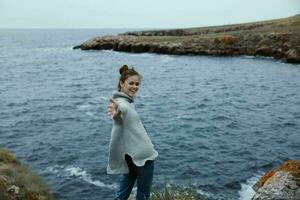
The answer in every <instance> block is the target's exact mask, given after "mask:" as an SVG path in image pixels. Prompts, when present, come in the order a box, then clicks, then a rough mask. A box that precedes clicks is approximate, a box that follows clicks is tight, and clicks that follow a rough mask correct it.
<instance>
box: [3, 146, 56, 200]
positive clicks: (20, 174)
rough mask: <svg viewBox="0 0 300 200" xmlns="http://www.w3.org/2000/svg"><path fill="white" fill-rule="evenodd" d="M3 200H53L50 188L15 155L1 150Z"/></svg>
mask: <svg viewBox="0 0 300 200" xmlns="http://www.w3.org/2000/svg"><path fill="white" fill-rule="evenodd" d="M0 199H1V200H53V196H52V195H51V193H50V190H49V188H48V186H47V185H46V184H45V183H44V182H43V181H42V179H41V178H40V177H39V176H38V175H36V174H35V173H33V172H32V171H31V170H30V169H28V168H27V167H25V166H23V165H22V164H21V163H20V162H19V161H18V160H17V159H16V158H15V156H14V155H12V154H11V153H10V152H9V151H7V150H5V149H0Z"/></svg>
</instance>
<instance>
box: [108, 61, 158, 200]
mask: <svg viewBox="0 0 300 200" xmlns="http://www.w3.org/2000/svg"><path fill="white" fill-rule="evenodd" d="M120 74H121V76H120V79H119V83H118V90H114V91H113V93H112V98H111V99H110V104H109V106H108V110H107V114H108V115H109V116H110V117H111V119H112V120H113V126H112V132H111V139H110V144H109V156H108V157H109V158H108V166H107V173H108V174H122V175H121V177H120V179H119V181H118V184H117V190H116V193H115V200H126V199H128V197H129V196H130V193H131V190H132V188H133V186H134V184H135V180H137V194H136V199H137V200H147V199H149V196H150V188H151V185H152V179H153V172H154V160H155V159H156V158H157V156H158V153H157V151H156V150H155V149H154V147H153V144H152V142H151V140H150V138H149V137H148V135H147V132H146V130H145V128H144V126H143V124H142V122H141V120H140V118H139V115H138V113H137V112H136V111H135V107H134V104H133V102H134V96H135V95H136V93H137V91H138V89H139V86H140V81H141V76H140V75H139V73H138V72H137V71H135V70H134V68H131V69H129V68H128V66H127V65H124V66H122V67H121V68H120Z"/></svg>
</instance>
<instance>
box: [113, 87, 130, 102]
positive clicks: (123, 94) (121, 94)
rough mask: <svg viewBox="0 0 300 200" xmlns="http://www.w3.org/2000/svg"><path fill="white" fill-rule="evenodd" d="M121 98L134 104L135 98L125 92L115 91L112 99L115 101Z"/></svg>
mask: <svg viewBox="0 0 300 200" xmlns="http://www.w3.org/2000/svg"><path fill="white" fill-rule="evenodd" d="M120 97H121V98H124V99H126V100H127V101H128V102H129V103H133V102H134V97H130V96H128V95H127V94H126V93H124V92H121V91H117V90H114V91H113V93H112V98H113V99H115V98H120Z"/></svg>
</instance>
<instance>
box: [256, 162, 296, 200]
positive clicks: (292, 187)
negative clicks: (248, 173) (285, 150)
mask: <svg viewBox="0 0 300 200" xmlns="http://www.w3.org/2000/svg"><path fill="white" fill-rule="evenodd" d="M253 189H254V191H255V192H256V194H255V195H254V196H253V197H252V200H274V199H282V200H299V199H300V161H295V160H289V161H286V162H285V163H284V164H283V165H281V166H280V167H278V168H276V169H274V170H272V171H270V172H268V173H266V174H265V175H264V176H263V177H262V178H261V179H260V180H259V181H258V182H257V183H256V184H255V185H254V186H253Z"/></svg>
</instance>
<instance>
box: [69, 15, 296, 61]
mask: <svg viewBox="0 0 300 200" xmlns="http://www.w3.org/2000/svg"><path fill="white" fill-rule="evenodd" d="M78 48H80V49H82V50H90V49H93V50H102V49H112V50H115V51H125V52H133V53H142V52H149V53H158V54H174V55H211V56H239V55H248V56H265V57H273V58H275V59H280V60H283V61H285V62H288V63H300V15H296V16H292V17H288V18H282V19H275V20H268V21H260V22H253V23H244V24H234V25H225V26H212V27H201V28H187V29H166V30H149V31H135V32H126V33H123V34H119V35H117V36H103V37H95V38H92V39H89V40H88V41H86V42H84V43H82V44H81V45H78V46H75V47H74V49H78Z"/></svg>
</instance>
